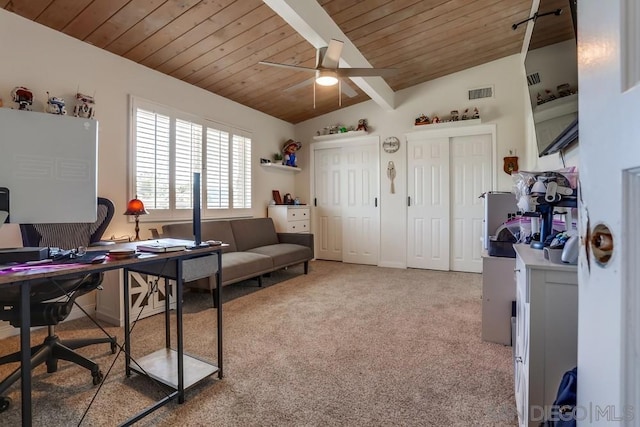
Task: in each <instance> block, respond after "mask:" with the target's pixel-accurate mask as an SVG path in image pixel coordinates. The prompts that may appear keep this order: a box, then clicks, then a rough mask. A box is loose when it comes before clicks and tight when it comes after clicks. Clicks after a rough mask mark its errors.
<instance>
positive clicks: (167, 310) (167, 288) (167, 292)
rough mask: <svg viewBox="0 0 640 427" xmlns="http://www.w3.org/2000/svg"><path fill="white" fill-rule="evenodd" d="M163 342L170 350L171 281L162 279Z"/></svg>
mask: <svg viewBox="0 0 640 427" xmlns="http://www.w3.org/2000/svg"><path fill="white" fill-rule="evenodd" d="M164 340H165V347H166V348H171V281H170V280H169V279H167V278H166V277H165V278H164Z"/></svg>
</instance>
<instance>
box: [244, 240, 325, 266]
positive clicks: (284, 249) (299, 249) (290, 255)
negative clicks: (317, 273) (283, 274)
mask: <svg viewBox="0 0 640 427" xmlns="http://www.w3.org/2000/svg"><path fill="white" fill-rule="evenodd" d="M248 252H250V253H256V254H262V255H267V256H269V257H271V258H272V259H273V266H274V267H275V268H278V267H285V266H288V265H291V264H297V263H299V262H304V261H309V260H310V259H311V258H313V252H312V251H311V249H310V248H308V247H306V246H302V245H295V244H292V243H278V244H276V245H267V246H261V247H259V248H253V249H250V250H249V251H248Z"/></svg>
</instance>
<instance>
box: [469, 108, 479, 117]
mask: <svg viewBox="0 0 640 427" xmlns="http://www.w3.org/2000/svg"><path fill="white" fill-rule="evenodd" d="M471 118H472V119H479V118H480V111H478V109H477V108H475V107H474V109H473V115H472V116H471Z"/></svg>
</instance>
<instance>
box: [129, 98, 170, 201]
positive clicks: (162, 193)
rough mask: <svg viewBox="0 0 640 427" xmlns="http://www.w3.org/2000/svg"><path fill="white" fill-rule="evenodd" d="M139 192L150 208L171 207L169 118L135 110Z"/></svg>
mask: <svg viewBox="0 0 640 427" xmlns="http://www.w3.org/2000/svg"><path fill="white" fill-rule="evenodd" d="M135 122H136V133H135V139H136V141H135V142H136V151H135V158H136V160H135V165H136V185H135V189H136V195H137V196H138V198H140V199H141V200H143V201H144V204H145V207H146V208H147V209H169V201H170V199H169V153H170V149H169V139H170V129H169V125H170V119H169V117H168V116H163V115H160V114H156V113H154V112H151V111H147V110H143V109H140V108H138V109H137V111H136V120H135Z"/></svg>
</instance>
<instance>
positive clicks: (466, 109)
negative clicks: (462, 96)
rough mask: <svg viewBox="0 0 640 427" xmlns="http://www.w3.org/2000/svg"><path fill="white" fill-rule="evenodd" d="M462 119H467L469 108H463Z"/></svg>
mask: <svg viewBox="0 0 640 427" xmlns="http://www.w3.org/2000/svg"><path fill="white" fill-rule="evenodd" d="M462 120H469V109H468V108H465V109H464V113H462Z"/></svg>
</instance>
